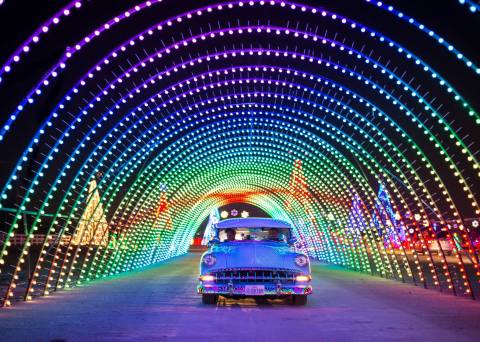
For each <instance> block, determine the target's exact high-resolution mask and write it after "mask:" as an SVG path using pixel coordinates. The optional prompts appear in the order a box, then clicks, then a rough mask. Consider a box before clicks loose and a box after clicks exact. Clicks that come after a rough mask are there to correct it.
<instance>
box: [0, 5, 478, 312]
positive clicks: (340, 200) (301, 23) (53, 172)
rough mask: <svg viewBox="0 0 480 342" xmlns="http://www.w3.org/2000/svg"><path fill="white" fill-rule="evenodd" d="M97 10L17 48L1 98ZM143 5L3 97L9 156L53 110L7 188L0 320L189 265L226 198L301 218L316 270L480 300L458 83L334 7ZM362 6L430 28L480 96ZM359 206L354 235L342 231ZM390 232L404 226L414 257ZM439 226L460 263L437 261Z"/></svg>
mask: <svg viewBox="0 0 480 342" xmlns="http://www.w3.org/2000/svg"><path fill="white" fill-rule="evenodd" d="M94 3H95V2H94V1H93V2H91V3H89V4H87V3H85V2H83V1H72V2H70V3H68V4H67V5H66V6H65V7H63V8H61V9H59V10H58V11H56V13H54V14H53V15H52V17H51V18H48V19H47V20H46V21H44V22H43V23H42V24H41V25H40V26H39V27H38V29H37V30H35V32H34V33H33V34H32V35H31V36H30V37H29V38H27V39H26V40H25V41H24V43H22V44H21V45H20V46H18V47H16V48H15V49H12V50H13V51H14V52H13V53H12V54H11V55H10V56H9V57H8V58H7V59H6V61H5V62H3V64H2V65H3V66H2V68H1V69H0V90H1V89H2V88H1V87H7V86H10V85H11V84H13V82H14V79H15V77H16V76H17V75H21V74H20V70H22V68H25V67H26V66H25V63H28V61H29V60H30V59H32V58H34V57H32V56H35V53H37V54H39V53H41V51H38V50H39V49H38V48H37V44H40V43H41V42H43V41H45V42H48V41H49V38H50V37H52V39H54V37H55V34H56V33H55V32H58V29H57V27H60V26H61V27H63V26H65V27H68V25H69V23H70V21H71V20H74V19H72V17H73V14H75V16H78V17H82V16H88V15H92V13H93V14H94V12H91V10H94V9H95V4H94ZM133 3H134V4H133V5H132V6H133V7H132V8H122V10H121V11H120V12H118V13H112V14H111V16H110V17H109V19H108V20H107V21H105V22H104V23H102V24H101V25H99V26H97V27H88V25H87V27H86V28H85V29H84V30H85V32H81V34H82V35H84V36H83V37H82V38H81V39H80V40H78V39H77V40H75V41H71V42H70V43H69V44H68V46H62V47H61V48H65V53H62V54H61V56H60V57H59V58H58V60H53V61H51V64H49V65H48V68H47V67H46V68H45V70H44V74H43V75H41V76H39V77H38V78H35V79H32V80H30V82H31V83H32V88H31V89H28V90H25V91H23V92H22V93H21V94H20V97H19V98H20V100H18V101H17V100H15V99H14V100H12V101H10V102H8V104H9V105H8V106H9V107H8V108H6V111H5V112H6V113H9V114H8V116H7V117H4V118H2V119H1V120H2V128H1V130H0V144H4V145H5V146H9V144H13V143H15V139H16V137H17V136H18V137H20V135H18V132H19V131H20V130H21V128H20V127H19V126H18V125H20V124H21V122H22V120H24V121H23V122H25V120H30V119H31V118H33V117H35V115H37V114H38V112H39V111H45V110H44V109H42V105H41V104H40V103H42V102H43V101H46V102H48V110H47V113H45V117H44V119H43V120H42V122H41V123H39V124H38V125H37V126H38V127H36V128H35V129H36V131H35V132H33V133H32V137H31V140H30V141H25V145H22V149H23V152H22V153H21V154H20V155H16V156H15V159H16V160H17V162H16V165H15V166H14V167H12V169H11V170H9V171H10V172H9V176H8V177H7V178H6V179H5V181H4V183H2V190H1V194H0V210H1V211H2V212H3V213H5V215H6V220H5V224H4V226H2V229H1V231H2V232H3V233H4V240H5V242H4V243H3V244H2V246H1V253H2V254H1V256H0V266H1V268H0V269H1V271H2V274H3V275H4V276H5V277H6V278H7V279H8V287H7V288H6V290H5V291H4V292H2V293H0V295H1V296H2V298H3V304H4V305H5V306H8V305H11V304H12V303H13V301H14V300H17V299H20V298H23V299H25V300H30V299H32V298H33V297H35V296H38V295H47V294H49V293H50V292H51V291H52V290H56V289H60V288H64V287H71V286H76V285H78V284H81V283H85V282H88V281H90V280H92V279H95V278H99V277H106V276H109V275H113V274H116V273H120V272H125V271H128V270H131V269H133V268H138V267H142V266H146V265H149V264H151V263H155V262H159V261H162V260H165V259H168V258H170V257H173V256H176V255H180V254H183V253H185V252H187V250H188V244H189V241H190V240H191V237H192V236H193V234H194V233H195V231H196V229H197V228H198V225H199V224H200V223H201V222H202V220H203V219H204V218H205V217H206V216H208V213H209V212H210V211H211V210H212V208H215V207H218V206H221V205H225V204H228V203H232V202H233V201H237V202H238V201H243V202H246V203H250V204H252V205H256V206H258V207H260V208H261V209H263V210H264V211H266V212H267V213H269V214H270V215H272V216H273V217H277V218H281V219H285V220H287V221H289V222H290V223H291V224H292V225H293V227H294V229H295V234H296V235H297V236H298V237H299V239H300V240H301V241H302V242H303V243H304V248H305V252H306V253H308V254H310V255H311V256H312V257H314V258H317V259H320V260H322V261H326V262H329V263H334V264H339V265H343V266H346V267H348V268H351V269H354V270H357V271H362V272H368V273H372V274H378V275H381V276H384V277H388V278H394V279H398V280H401V281H406V282H413V283H415V284H419V285H423V286H425V287H434V288H438V289H441V290H445V291H447V292H451V293H454V294H457V295H466V296H474V295H475V293H474V287H475V286H473V285H475V284H477V283H478V282H479V280H480V270H479V269H478V262H479V255H478V252H477V251H476V250H475V249H474V248H473V246H472V243H473V241H472V240H473V238H474V237H475V236H474V230H475V227H474V226H473V225H472V222H473V221H471V220H469V219H470V218H474V217H478V216H479V215H480V209H479V196H478V193H479V182H478V178H479V177H480V170H479V164H478V151H479V148H480V147H479V142H478V139H476V138H475V136H472V135H470V136H468V135H465V134H463V133H462V130H465V127H467V128H468V127H470V128H468V129H469V131H472V132H474V131H475V130H478V127H479V126H480V116H479V114H478V112H477V111H476V110H475V109H474V104H472V103H474V101H472V103H470V102H471V101H469V100H468V92H467V95H464V94H463V92H462V90H463V89H462V88H461V87H458V84H457V83H458V82H457V81H456V80H449V79H448V77H447V76H444V71H445V70H437V69H438V68H436V67H434V66H433V65H435V64H434V63H432V61H431V60H430V59H429V58H422V57H421V56H420V54H419V53H416V52H415V47H414V45H413V44H412V47H409V46H404V45H402V44H401V43H400V42H398V41H397V40H396V39H395V37H389V36H388V35H386V34H383V33H382V32H379V31H378V30H376V29H375V28H374V27H370V26H368V25H365V24H363V23H362V22H361V21H360V20H357V19H355V16H354V15H353V16H350V15H347V14H342V7H341V6H339V8H331V9H330V8H328V9H327V8H318V7H315V6H313V5H311V4H307V3H305V4H302V3H295V2H290V1H278V0H270V1H263V0H252V1H230V2H222V1H216V2H214V3H212V4H209V5H205V6H204V5H202V4H196V3H195V4H192V5H189V6H186V7H189V8H188V9H183V10H178V11H177V12H178V13H174V14H171V15H169V17H162V14H161V13H162V10H163V9H165V8H167V6H168V5H169V1H161V0H158V1H133ZM357 3H358V6H360V7H362V9H364V10H365V11H371V13H376V14H378V13H382V14H383V15H384V16H385V17H386V18H390V19H391V20H395V22H396V23H397V24H399V25H405V27H409V28H411V29H413V30H415V31H418V33H419V34H420V35H421V36H422V37H424V38H422V39H424V40H423V41H425V42H428V43H429V44H431V48H432V49H433V50H434V51H435V53H439V54H442V56H444V57H445V58H446V59H448V60H450V61H451V62H452V64H453V63H456V65H457V68H459V69H461V70H463V71H464V72H465V73H468V75H469V77H470V78H469V80H474V82H477V83H476V84H478V74H480V69H479V67H478V63H475V58H474V57H475V56H467V55H465V54H464V53H462V52H461V48H459V47H456V46H454V45H453V44H452V43H451V42H448V41H446V39H445V38H443V37H441V36H440V35H439V34H438V33H436V32H434V31H433V30H432V29H431V28H427V27H426V26H425V25H424V24H422V23H421V21H419V20H418V19H416V18H414V17H412V16H411V15H409V14H406V13H403V12H402V11H401V10H400V9H398V8H394V7H393V6H390V5H389V4H384V3H382V2H371V1H369V0H366V1H360V0H359V1H358V2H357ZM460 3H462V2H460ZM99 6H100V5H99ZM3 8H8V4H6V5H4V6H2V8H0V10H2V9H3ZM273 10H274V11H275V13H274V14H272V13H273V12H270V14H271V15H266V13H267V12H268V11H273ZM172 11H173V12H175V11H174V10H172ZM470 11H472V12H475V11H476V9H475V10H472V7H470ZM142 18H143V19H142ZM145 18H147V19H145ZM152 18H153V19H152ZM219 18H221V19H219ZM286 18H295V20H297V22H298V24H297V25H296V26H292V25H291V23H290V21H289V20H288V19H286ZM390 19H389V20H390ZM142 20H145V23H143V21H142ZM139 23H140V24H141V25H140V24H139ZM115 32H116V33H121V34H120V35H119V37H126V38H117V37H113V36H112V35H115ZM329 32H334V33H329ZM50 44H53V45H54V43H52V42H50ZM95 44H97V45H95ZM98 44H105V46H106V47H105V48H103V46H102V47H99V46H98ZM362 45H363V46H362ZM384 56H385V57H384ZM83 58H85V60H83ZM79 61H82V62H84V64H83V66H82V67H79V68H78V70H77V69H76V63H78V62H79ZM17 73H18V74H17ZM60 77H64V80H65V83H68V84H67V85H66V86H65V87H64V89H63V88H62V89H61V90H60V93H61V96H59V97H58V99H55V100H51V98H50V97H49V95H48V93H49V92H51V91H52V90H51V89H52V88H53V86H54V84H56V83H58V82H59V81H58V79H59V78H60ZM456 84H457V85H456ZM425 88H426V90H425ZM457 88H459V89H457ZM452 111H454V112H455V118H453V117H452V116H449V115H448V113H449V112H452ZM471 127H473V128H471ZM2 181H3V180H2ZM379 188H380V189H383V190H382V191H384V192H385V193H388V197H389V198H390V199H391V203H384V202H382V201H380V200H379V193H378V192H379ZM92 193H94V194H95V196H92V195H91V194H92ZM465 199H466V200H465ZM354 209H355V210H357V211H359V212H355V215H353V217H355V222H356V223H355V224H358V225H361V226H363V227H365V228H363V230H362V231H361V232H360V231H359V230H355V229H351V227H348V225H349V224H351V223H349V222H352V221H351V218H352V210H354ZM85 213H88V215H87V216H90V217H89V218H88V217H87V216H86V214H85ZM385 213H390V214H388V215H391V213H394V216H395V219H394V218H392V217H386V216H385V215H386V214H385ZM388 215H387V216H388ZM397 216H398V217H397ZM24 217H28V219H26V221H25V219H24ZM99 218H100V220H101V224H99V223H98V222H96V221H97V220H99ZM105 220H106V221H105ZM393 221H395V222H397V221H398V222H399V224H401V225H402V227H407V228H408V229H409V232H408V234H407V238H406V239H405V241H402V243H401V244H399V243H398V241H399V238H398V235H399V233H398V232H396V231H395V229H393V230H392V227H391V226H392V225H393V223H392V222H393ZM25 222H26V223H25ZM104 222H107V224H108V229H105V228H104V227H105V223H104ZM24 225H25V226H24ZM85 227H87V228H85ZM435 227H437V229H442V230H443V233H442V234H443V235H445V238H446V239H447V240H448V241H449V242H450V243H452V245H453V251H454V257H453V258H454V259H453V260H454V261H452V259H451V258H447V256H446V255H445V252H446V251H444V250H443V249H442V248H441V249H440V252H439V255H438V256H436V255H435V256H434V255H432V247H431V244H429V243H430V241H437V238H438V236H437V233H438V232H436V231H435V230H434V229H435ZM22 230H26V231H27V232H28V233H27V234H26V236H25V239H24V240H23V243H21V244H20V245H17V244H13V243H12V241H16V240H15V236H16V234H21V233H20V232H21V231H22ZM93 230H97V232H93ZM392 232H393V233H392ZM36 234H45V235H46V238H45V240H44V241H43V243H42V244H41V245H40V246H33V244H32V241H34V239H35V238H36ZM392 234H393V235H392ZM19 236H20V235H19ZM85 236H87V237H91V238H90V241H87V240H89V239H88V238H85ZM402 239H403V237H402ZM414 240H415V241H417V248H414V246H413V242H414ZM99 241H100V242H99ZM418 245H419V246H420V247H418ZM27 257H31V258H33V259H34V264H35V266H34V270H33V271H32V272H31V274H29V275H28V276H25V266H24V264H25V258H27ZM422 260H426V262H423V261H422ZM469 265H471V266H469ZM469 267H471V268H472V270H470V269H467V268H469Z"/></svg>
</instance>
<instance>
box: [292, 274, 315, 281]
mask: <svg viewBox="0 0 480 342" xmlns="http://www.w3.org/2000/svg"><path fill="white" fill-rule="evenodd" d="M295 280H296V281H310V280H312V277H311V276H309V275H298V276H297V277H296V278H295Z"/></svg>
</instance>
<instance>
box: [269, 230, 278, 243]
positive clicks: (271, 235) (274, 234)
mask: <svg viewBox="0 0 480 342" xmlns="http://www.w3.org/2000/svg"><path fill="white" fill-rule="evenodd" d="M279 235H280V232H279V231H278V229H276V228H272V229H270V230H269V231H268V239H269V240H273V241H278V240H279Z"/></svg>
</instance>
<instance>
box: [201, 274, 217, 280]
mask: <svg viewBox="0 0 480 342" xmlns="http://www.w3.org/2000/svg"><path fill="white" fill-rule="evenodd" d="M200 280H201V281H214V280H215V277H214V276H213V275H210V274H206V275H202V276H201V277H200Z"/></svg>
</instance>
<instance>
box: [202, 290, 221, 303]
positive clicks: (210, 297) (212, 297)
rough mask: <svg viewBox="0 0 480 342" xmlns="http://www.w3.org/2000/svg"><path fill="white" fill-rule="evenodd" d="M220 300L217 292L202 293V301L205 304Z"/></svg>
mask: <svg viewBox="0 0 480 342" xmlns="http://www.w3.org/2000/svg"><path fill="white" fill-rule="evenodd" d="M217 300H218V295H216V294H210V293H204V294H202V303H203V304H210V305H212V304H217Z"/></svg>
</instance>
